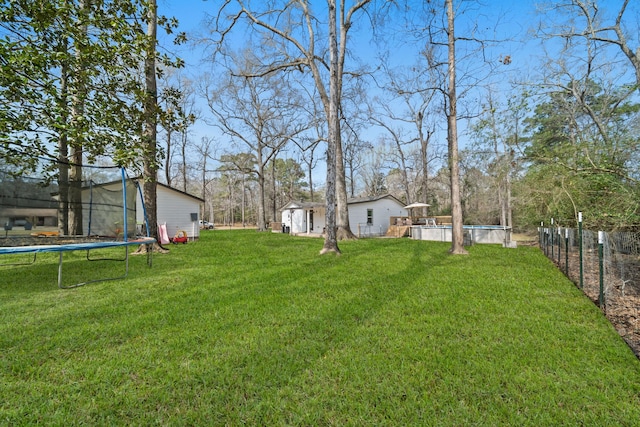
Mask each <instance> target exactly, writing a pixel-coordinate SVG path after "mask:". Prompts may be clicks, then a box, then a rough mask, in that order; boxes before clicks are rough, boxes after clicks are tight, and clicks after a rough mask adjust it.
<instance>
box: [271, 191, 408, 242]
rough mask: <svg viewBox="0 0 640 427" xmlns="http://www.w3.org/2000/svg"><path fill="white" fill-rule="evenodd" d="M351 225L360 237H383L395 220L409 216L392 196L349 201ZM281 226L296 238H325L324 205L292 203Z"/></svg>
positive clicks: (286, 207)
mask: <svg viewBox="0 0 640 427" xmlns="http://www.w3.org/2000/svg"><path fill="white" fill-rule="evenodd" d="M347 209H348V211H349V224H350V225H351V231H353V233H354V234H356V235H357V236H374V235H384V234H385V233H386V232H387V229H388V228H389V224H390V223H391V218H392V217H406V216H407V215H408V212H407V209H405V208H404V204H403V203H402V202H401V201H400V200H398V199H396V198H395V197H393V196H392V195H390V194H386V195H383V196H374V197H359V198H353V199H349V200H347ZM281 211H282V225H283V228H285V230H283V231H286V230H287V227H288V230H289V231H290V232H291V233H293V234H301V233H303V234H322V233H323V231H324V227H325V215H326V207H325V205H324V203H312V202H290V203H289V204H287V205H286V206H284V207H283V208H282V209H281Z"/></svg>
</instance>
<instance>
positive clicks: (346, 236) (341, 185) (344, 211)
mask: <svg viewBox="0 0 640 427" xmlns="http://www.w3.org/2000/svg"><path fill="white" fill-rule="evenodd" d="M337 102H339V100H338V101H337ZM336 121H337V125H336V126H337V129H335V132H336V139H335V152H336V203H337V208H338V211H337V231H336V233H337V234H336V238H337V239H338V240H350V239H356V235H355V234H353V232H352V231H351V226H350V224H349V205H348V197H347V183H346V178H345V177H346V174H345V169H344V160H343V156H342V138H341V134H340V119H339V118H338V117H337V118H336Z"/></svg>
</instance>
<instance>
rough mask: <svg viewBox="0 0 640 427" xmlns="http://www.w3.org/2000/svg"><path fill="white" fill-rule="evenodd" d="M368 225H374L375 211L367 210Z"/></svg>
mask: <svg viewBox="0 0 640 427" xmlns="http://www.w3.org/2000/svg"><path fill="white" fill-rule="evenodd" d="M367 225H373V209H367Z"/></svg>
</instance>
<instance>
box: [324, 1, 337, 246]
mask: <svg viewBox="0 0 640 427" xmlns="http://www.w3.org/2000/svg"><path fill="white" fill-rule="evenodd" d="M327 5H328V7H329V60H330V64H329V141H328V142H327V188H326V191H327V194H326V200H327V212H326V218H325V221H326V229H325V237H324V246H323V247H322V250H321V251H320V254H325V253H328V252H334V253H337V254H340V249H339V248H338V240H337V235H336V234H337V233H336V205H335V203H336V146H337V144H338V142H339V141H340V140H339V139H338V138H339V132H340V123H339V121H338V120H339V117H338V102H339V94H338V56H337V55H338V44H337V33H336V1H335V0H327Z"/></svg>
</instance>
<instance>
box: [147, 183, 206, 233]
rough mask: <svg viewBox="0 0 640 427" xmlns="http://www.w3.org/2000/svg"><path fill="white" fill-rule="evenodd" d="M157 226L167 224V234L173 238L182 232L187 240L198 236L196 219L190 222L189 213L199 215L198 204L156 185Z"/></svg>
mask: <svg viewBox="0 0 640 427" xmlns="http://www.w3.org/2000/svg"><path fill="white" fill-rule="evenodd" d="M156 200H157V203H158V225H162V224H164V223H166V224H167V234H168V235H169V237H170V238H173V236H175V234H176V233H177V232H178V231H180V230H184V231H186V232H187V236H189V238H190V239H191V238H197V237H199V236H200V227H199V226H198V219H196V220H195V221H191V213H197V214H198V216H199V215H200V214H199V212H200V202H199V201H198V200H196V199H194V198H193V197H190V196H188V195H186V194H182V193H179V192H177V191H172V190H170V189H168V188H165V187H162V186H160V185H158V190H157V199H156Z"/></svg>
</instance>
